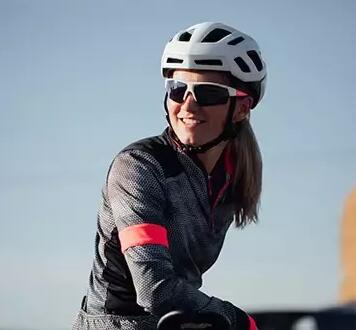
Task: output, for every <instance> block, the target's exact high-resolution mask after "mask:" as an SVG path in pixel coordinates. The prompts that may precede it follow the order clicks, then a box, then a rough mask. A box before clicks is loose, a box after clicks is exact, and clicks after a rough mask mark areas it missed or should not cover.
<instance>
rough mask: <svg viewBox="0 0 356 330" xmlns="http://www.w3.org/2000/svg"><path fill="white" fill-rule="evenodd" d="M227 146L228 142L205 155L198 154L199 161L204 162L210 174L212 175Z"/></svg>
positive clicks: (222, 143)
mask: <svg viewBox="0 0 356 330" xmlns="http://www.w3.org/2000/svg"><path fill="white" fill-rule="evenodd" d="M226 145H227V141H224V142H221V143H219V144H218V145H217V146H215V147H214V148H211V149H209V150H208V151H206V152H204V153H201V154H197V157H198V159H199V160H200V161H201V162H202V164H203V165H204V167H205V169H206V171H207V172H208V174H210V173H211V172H212V170H213V169H214V166H215V164H216V162H217V161H218V160H219V158H220V156H221V154H222V152H223V151H224V149H225V147H226Z"/></svg>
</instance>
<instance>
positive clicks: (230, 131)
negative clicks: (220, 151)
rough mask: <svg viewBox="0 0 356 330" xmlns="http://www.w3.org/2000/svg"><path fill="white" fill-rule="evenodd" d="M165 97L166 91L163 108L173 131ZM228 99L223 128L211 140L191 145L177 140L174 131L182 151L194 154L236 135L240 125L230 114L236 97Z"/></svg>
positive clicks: (233, 108)
mask: <svg viewBox="0 0 356 330" xmlns="http://www.w3.org/2000/svg"><path fill="white" fill-rule="evenodd" d="M167 98H168V95H167V93H166V95H165V98H164V108H165V110H166V119H167V121H168V124H169V126H170V127H171V129H172V132H173V133H174V129H173V127H172V124H171V122H170V120H169V113H168V107H167ZM230 100H231V103H230V106H229V111H228V113H227V116H226V122H225V127H224V130H223V131H222V133H221V134H220V135H219V136H217V137H216V138H215V139H213V140H211V141H209V142H207V143H204V144H202V145H200V146H193V145H191V144H184V143H182V142H181V141H180V140H179V138H178V137H177V135H176V134H175V133H174V136H175V140H176V142H177V143H178V144H179V146H180V148H181V149H182V150H183V151H185V152H191V153H196V154H198V153H204V152H206V151H208V150H209V149H211V148H213V147H215V146H217V145H218V144H219V143H220V142H222V141H228V140H232V139H234V138H235V137H236V136H237V134H238V132H239V130H240V126H241V125H240V124H239V123H236V124H234V123H233V122H232V116H233V114H234V110H235V105H236V97H231V98H230Z"/></svg>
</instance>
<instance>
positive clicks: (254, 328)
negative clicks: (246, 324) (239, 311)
mask: <svg viewBox="0 0 356 330" xmlns="http://www.w3.org/2000/svg"><path fill="white" fill-rule="evenodd" d="M247 316H248V319H249V320H250V330H258V329H257V325H256V322H255V320H254V319H253V318H252V317H251V316H250V315H247Z"/></svg>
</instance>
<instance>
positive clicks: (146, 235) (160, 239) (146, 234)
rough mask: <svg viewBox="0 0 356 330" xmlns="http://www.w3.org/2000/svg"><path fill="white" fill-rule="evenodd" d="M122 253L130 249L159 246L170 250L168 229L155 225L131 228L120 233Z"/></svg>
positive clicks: (148, 224) (141, 225)
mask: <svg viewBox="0 0 356 330" xmlns="http://www.w3.org/2000/svg"><path fill="white" fill-rule="evenodd" d="M119 240H120V243H121V251H122V252H124V251H126V250H127V249H128V248H129V247H133V246H140V245H141V246H142V245H147V244H158V245H163V246H165V247H167V248H168V237H167V229H166V228H164V227H162V226H160V225H156V224H153V223H143V224H140V225H133V226H129V227H127V228H125V229H123V230H121V231H120V232H119Z"/></svg>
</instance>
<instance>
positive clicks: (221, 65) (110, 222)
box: [73, 23, 266, 330]
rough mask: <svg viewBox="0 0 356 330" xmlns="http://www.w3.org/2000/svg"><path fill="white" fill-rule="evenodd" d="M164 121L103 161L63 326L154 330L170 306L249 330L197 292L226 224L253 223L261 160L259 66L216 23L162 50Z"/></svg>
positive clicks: (239, 37)
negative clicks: (84, 259) (81, 285)
mask: <svg viewBox="0 0 356 330" xmlns="http://www.w3.org/2000/svg"><path fill="white" fill-rule="evenodd" d="M162 73H163V76H164V77H165V78H166V82H165V83H166V92H167V93H166V97H165V102H164V103H165V108H166V112H167V119H168V123H169V127H168V128H167V129H166V130H165V132H164V133H163V134H162V135H160V136H156V137H152V138H148V139H144V140H141V141H138V142H136V143H133V144H132V145H130V146H128V147H126V148H125V149H124V150H122V151H121V152H120V153H119V154H118V155H117V156H116V158H115V159H114V161H113V163H112V164H111V167H110V169H109V172H108V175H107V180H106V184H105V186H104V188H103V202H102V207H101V209H100V211H99V216H98V230H97V235H96V255H95V259H94V264H93V268H92V271H91V275H90V285H89V290H88V293H87V295H86V297H84V299H83V303H82V309H81V311H80V313H79V315H78V317H77V319H76V321H75V324H74V327H73V328H74V329H104V328H105V329H145V330H146V329H154V328H155V326H156V323H157V320H158V319H159V317H161V316H162V315H163V314H165V313H167V312H169V311H171V310H175V309H178V310H188V311H200V312H209V311H210V312H216V313H218V314H221V315H223V316H225V317H226V318H227V319H228V320H229V322H230V323H231V325H232V329H242V330H243V329H256V326H255V324H254V321H253V320H252V318H251V317H249V316H248V315H247V314H246V313H245V312H243V311H242V310H240V309H239V308H237V307H235V306H234V305H233V304H231V303H229V302H227V301H223V300H220V299H218V298H215V297H209V296H207V295H206V294H204V293H203V292H201V291H200V290H199V288H200V287H201V285H202V274H203V273H204V272H205V271H207V270H208V269H209V268H210V267H211V266H212V265H213V264H214V262H215V261H216V259H217V257H218V255H219V253H220V250H221V248H222V245H223V242H224V238H225V234H226V232H227V230H228V228H229V227H230V225H231V223H232V222H233V221H235V224H236V226H237V227H243V226H244V225H246V224H248V223H250V222H253V221H256V220H257V208H258V202H259V199H260V192H261V176H262V162H261V155H260V152H259V149H258V145H257V143H256V140H255V137H254V134H253V131H252V129H251V126H250V124H249V116H250V109H252V108H254V107H255V106H256V105H257V103H258V102H259V101H260V100H261V98H262V96H263V93H264V82H265V77H266V68H265V63H264V62H263V60H262V59H261V55H260V51H259V48H258V45H257V44H256V42H255V41H254V40H253V39H252V38H251V37H249V36H247V35H245V34H243V33H241V32H239V31H237V30H235V29H233V28H232V27H229V26H226V25H223V24H220V23H202V24H197V25H195V26H192V27H190V28H188V29H186V30H184V31H181V32H179V33H178V34H177V35H175V37H174V38H173V39H172V40H171V41H170V42H168V44H167V45H166V48H165V50H164V54H163V57H162Z"/></svg>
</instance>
